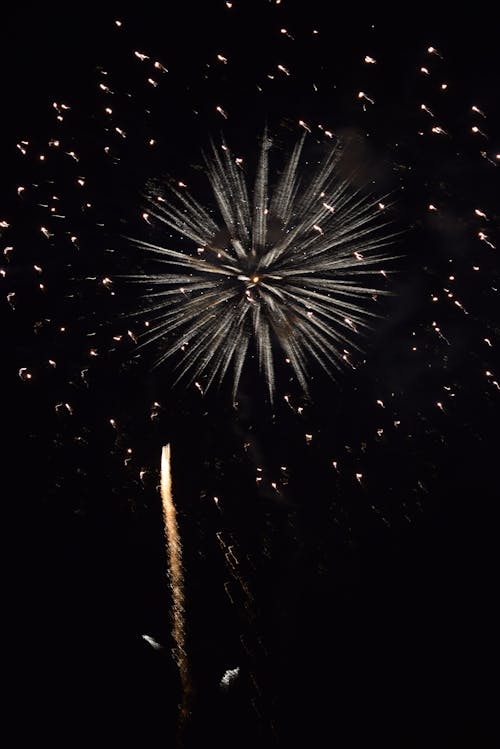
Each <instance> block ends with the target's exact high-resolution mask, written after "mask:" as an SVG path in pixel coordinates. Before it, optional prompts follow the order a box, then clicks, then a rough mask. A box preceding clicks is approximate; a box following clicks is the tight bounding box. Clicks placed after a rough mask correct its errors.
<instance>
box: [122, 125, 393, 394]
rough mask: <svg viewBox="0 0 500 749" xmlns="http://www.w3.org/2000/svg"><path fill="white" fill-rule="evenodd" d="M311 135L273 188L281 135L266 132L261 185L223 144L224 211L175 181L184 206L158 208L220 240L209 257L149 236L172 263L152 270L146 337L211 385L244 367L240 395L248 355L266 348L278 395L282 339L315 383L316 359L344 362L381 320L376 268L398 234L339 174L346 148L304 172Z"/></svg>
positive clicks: (210, 170) (218, 159)
mask: <svg viewBox="0 0 500 749" xmlns="http://www.w3.org/2000/svg"><path fill="white" fill-rule="evenodd" d="M303 143H304V139H302V140H301V141H300V142H299V143H298V144H297V145H296V146H295V148H294V150H293V152H292V154H291V156H290V158H289V160H288V164H287V165H286V166H285V168H284V169H283V171H281V172H280V174H279V176H278V178H277V180H276V184H275V185H274V188H273V189H272V190H270V189H269V185H268V175H269V163H268V155H269V150H270V147H271V144H270V141H269V139H268V138H267V137H264V138H263V141H262V146H261V151H260V155H259V164H258V167H257V174H256V179H255V185H254V189H253V193H252V194H250V191H249V189H248V186H247V184H246V181H245V177H244V174H243V172H242V171H241V170H240V169H238V168H237V166H236V165H235V161H234V158H233V156H232V154H231V152H230V150H229V148H228V147H227V146H226V145H225V144H223V148H222V150H219V149H218V148H217V147H216V146H215V145H213V147H212V148H213V152H212V155H211V157H210V158H207V159H206V174H207V176H208V179H209V181H210V183H211V186H212V189H213V193H214V197H215V200H216V202H217V205H218V208H219V213H220V216H219V220H218V221H216V220H215V219H214V211H213V210H210V211H208V210H206V209H205V208H204V207H203V206H202V205H201V204H200V203H199V202H198V201H196V200H195V199H194V198H192V197H191V196H190V195H189V193H188V192H187V190H183V192H182V193H179V192H178V191H176V190H174V194H175V195H176V197H177V200H178V201H179V203H181V204H182V205H176V204H175V203H172V202H169V201H168V200H165V199H164V198H162V200H161V202H159V201H158V198H157V196H156V199H154V198H152V200H151V202H152V206H153V210H152V211H151V212H150V213H149V215H150V216H152V217H154V218H156V219H157V220H159V221H160V222H161V223H163V224H167V225H168V226H170V227H171V228H173V229H175V230H176V231H177V232H178V233H179V234H180V235H182V236H184V237H185V238H188V239H190V240H191V241H192V242H193V243H194V246H195V247H198V248H200V247H206V248H208V249H209V250H211V252H210V253H207V254H206V255H204V256H203V257H201V256H200V254H199V252H198V253H197V254H195V253H194V251H193V253H190V252H185V251H181V250H179V249H175V248H172V249H169V248H167V247H162V246H159V245H158V244H149V243H148V242H142V241H137V243H138V244H139V245H141V246H143V247H145V248H148V249H150V250H152V251H153V252H154V253H156V254H160V255H161V256H162V260H161V262H162V263H163V264H164V266H165V264H168V265H169V266H170V267H169V269H168V270H164V271H163V272H160V273H157V274H155V275H152V276H141V277H140V280H141V281H142V282H144V283H148V284H151V285H153V286H154V289H153V290H152V293H151V294H149V295H148V296H147V297H146V299H147V300H148V304H149V306H148V307H146V308H145V309H144V312H145V313H146V314H151V313H153V314H154V316H155V318H156V319H155V321H154V325H152V326H150V327H149V328H148V333H147V334H146V340H145V343H147V342H148V341H151V342H152V341H161V342H162V343H163V345H164V349H163V352H162V354H161V356H160V358H159V359H158V362H157V363H158V364H160V363H162V362H163V361H165V360H166V359H168V358H169V357H170V356H174V355H180V354H182V356H181V361H180V363H179V369H180V374H179V378H178V379H181V378H182V377H184V376H187V375H189V376H190V378H191V381H192V382H194V381H199V380H200V379H201V378H202V377H204V379H205V386H206V387H208V386H209V385H210V384H211V383H212V382H213V381H214V380H219V381H220V380H222V379H223V377H224V375H225V374H226V372H227V371H228V369H229V368H230V367H232V369H233V370H234V374H233V395H236V390H237V388H238V382H239V379H240V375H241V371H242V368H243V365H244V363H245V362H246V360H247V359H249V358H251V357H252V353H251V352H252V349H256V351H257V355H258V359H259V362H260V367H261V370H262V372H263V375H264V377H265V379H266V382H267V386H268V389H269V394H270V396H271V398H272V397H273V393H274V380H275V365H274V357H275V353H274V349H275V348H276V346H279V347H280V348H281V349H282V352H283V353H284V354H285V357H286V360H287V361H288V362H289V364H290V365H291V367H292V369H293V372H294V374H295V376H296V378H297V380H298V381H299V383H300V385H301V386H302V388H303V390H304V391H306V392H307V389H308V371H307V363H308V361H309V360H316V361H317V362H318V363H319V364H320V365H321V366H322V367H323V369H325V370H326V371H327V372H331V370H332V369H333V368H334V367H337V368H338V367H341V366H342V365H343V364H344V363H345V361H346V356H347V354H348V351H347V350H346V347H347V346H349V345H350V346H355V345H356V344H355V342H353V341H352V338H353V332H354V333H357V332H359V331H360V330H362V329H363V328H365V329H366V328H368V327H369V326H368V322H369V320H370V318H373V317H374V313H373V312H372V311H370V310H369V309H367V306H368V304H369V303H371V300H372V299H373V298H376V297H377V295H379V294H381V293H384V292H383V291H381V290H380V288H375V287H374V286H372V285H371V284H369V283H367V279H368V277H369V276H372V277H377V278H380V270H379V267H380V263H381V262H382V261H383V260H386V259H387V257H388V256H387V255H384V254H382V253H381V252H380V251H379V250H380V249H381V248H382V247H384V246H385V245H386V244H387V243H388V236H387V234H386V233H385V234H384V233H383V232H381V226H383V224H382V223H381V221H380V208H379V203H380V200H379V198H377V197H373V198H370V197H363V196H362V195H360V190H359V187H358V186H355V185H352V184H350V182H349V180H348V179H346V178H345V177H342V178H341V177H340V176H339V175H338V173H337V168H336V167H337V162H338V154H337V152H336V150H335V149H332V150H331V151H329V153H328V154H327V155H326V157H325V159H324V160H323V162H322V163H321V164H320V166H319V168H318V169H317V170H314V169H311V166H310V165H307V166H306V167H304V171H303V172H301V170H300V168H299V162H300V156H301V152H302V147H303ZM332 205H335V211H332V209H331V206H332ZM214 248H217V249H216V250H215V249H214ZM222 248H223V249H222ZM384 277H385V276H384ZM264 279H265V283H264ZM242 284H243V288H242ZM254 287H258V293H256V294H253V295H252V293H251V290H252V289H253V288H254ZM179 290H180V291H181V292H182V293H179ZM242 291H243V293H242ZM186 341H189V345H188V346H186Z"/></svg>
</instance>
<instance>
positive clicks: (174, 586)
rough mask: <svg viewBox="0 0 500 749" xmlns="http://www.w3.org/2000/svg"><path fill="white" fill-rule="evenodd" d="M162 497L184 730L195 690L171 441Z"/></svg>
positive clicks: (166, 449)
mask: <svg viewBox="0 0 500 749" xmlns="http://www.w3.org/2000/svg"><path fill="white" fill-rule="evenodd" d="M160 489H161V500H162V510H163V523H164V532H165V544H166V550H167V556H168V577H169V582H170V588H171V591H172V627H173V629H172V636H173V639H174V643H175V645H174V656H175V660H176V663H177V668H178V669H179V676H180V681H181V702H180V705H179V732H181V731H182V728H183V726H184V725H185V723H186V721H187V719H188V717H189V714H190V697H191V692H192V687H191V677H190V673H189V661H188V658H187V654H186V641H185V624H184V618H185V617H184V573H183V569H182V544H181V539H180V534H179V527H178V525H177V513H176V510H175V505H174V500H173V494H172V470H171V462H170V445H169V444H168V445H164V446H163V448H162V452H161V483H160Z"/></svg>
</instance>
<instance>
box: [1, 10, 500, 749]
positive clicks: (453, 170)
mask: <svg viewBox="0 0 500 749" xmlns="http://www.w3.org/2000/svg"><path fill="white" fill-rule="evenodd" d="M324 5H325V4H323V3H321V2H319V0H318V1H316V0H311V2H307V3H299V2H291V0H282V2H281V3H280V2H274V0H273V2H267V1H266V0H255V1H250V0H247V2H243V0H234V2H233V3H226V2H224V1H223V0H211V1H210V2H205V3H186V4H185V5H183V6H182V7H177V6H172V9H169V10H167V11H163V12H162V13H160V11H158V10H153V9H151V10H148V9H147V7H146V6H139V7H138V8H137V9H135V10H131V11H127V13H124V12H123V13H122V12H121V11H118V12H116V14H114V13H113V12H112V11H111V10H109V11H108V10H103V11H102V12H98V11H97V10H93V9H87V8H84V7H81V8H78V9H70V8H69V6H62V7H59V5H58V4H55V5H52V6H51V8H50V9H47V8H46V7H44V6H39V5H33V6H32V5H31V4H28V5H27V6H24V7H23V8H22V9H20V10H18V11H16V10H14V9H12V10H10V11H9V13H8V14H7V16H6V18H5V19H4V20H3V26H2V31H1V38H2V43H1V44H0V65H1V71H2V73H1V80H2V100H3V103H4V107H3V116H2V142H1V148H0V151H1V156H2V165H3V168H2V173H1V176H0V188H1V192H0V195H1V202H0V250H1V252H2V255H1V257H0V271H1V276H0V287H1V294H0V300H1V304H0V309H1V315H2V331H3V336H4V347H3V351H4V354H3V357H2V364H3V367H2V377H3V383H4V386H3V396H4V398H3V408H4V416H5V418H4V420H3V421H4V440H3V448H2V451H3V456H4V469H3V477H4V481H3V491H2V501H3V505H4V509H5V510H6V521H5V523H4V536H5V541H6V543H5V544H4V546H5V548H6V558H5V562H4V570H5V572H6V584H5V594H6V595H5V605H4V612H5V613H4V619H5V621H6V623H7V626H8V633H7V635H6V639H5V640H4V648H5V651H6V655H7V658H6V661H8V662H9V668H8V670H7V671H6V673H7V676H6V686H7V690H8V692H9V693H10V695H11V704H12V707H11V708H10V712H11V714H12V716H13V723H14V726H15V731H16V736H17V738H16V741H17V743H19V745H23V746H24V745H31V743H32V742H33V741H37V742H41V741H48V742H50V744H51V745H53V746H54V745H55V746H59V745H61V746H66V747H72V746H77V745H79V742H82V743H85V742H86V745H89V742H92V745H96V746H98V745H101V744H103V745H107V746H128V745H131V746H138V747H156V746H175V745H176V741H177V742H178V743H179V745H183V746H185V747H200V746H205V745H207V744H208V745H209V746H211V745H212V743H213V744H214V745H218V746H221V747H225V746H228V747H229V746H233V747H247V746H248V747H250V746H252V747H255V746H260V747H267V746H269V747H289V746H292V745H294V744H296V745H299V746H307V747H309V746H311V747H315V746H326V747H330V746H332V747H339V748H343V747H346V748H347V747H365V746H394V747H405V748H409V747H415V748H417V747H418V748H419V749H420V747H422V748H423V747H425V748H427V747H434V746H436V747H440V748H441V747H448V746H450V747H452V746H453V747H456V746H459V745H467V746H480V747H489V746H494V745H497V742H498V739H497V740H496V741H495V735H496V733H497V727H496V726H495V725H493V723H494V721H493V704H494V698H493V691H492V688H491V686H490V683H491V681H492V680H493V683H494V678H495V673H494V671H493V666H492V663H493V658H494V651H495V648H496V643H495V642H494V640H495V637H494V630H495V627H494V624H493V610H494V608H495V598H496V575H495V574H494V556H495V555H494V552H493V549H494V543H495V540H496V539H495V535H496V534H495V530H494V529H495V525H494V522H493V521H494V516H495V509H496V503H497V499H498V488H497V487H498V476H497V462H498V453H499V448H498V437H497V424H498V417H499V414H500V408H499V403H500V384H499V383H500V363H499V361H498V354H497V351H498V345H499V332H500V324H499V318H500V316H499V314H498V288H499V286H498V285H499V278H498V249H496V248H497V246H498V244H499V241H500V240H499V232H498V228H499V221H500V211H499V203H498V196H499V194H500V184H499V175H500V136H499V125H500V100H499V96H498V61H497V59H496V50H497V44H498V39H497V31H496V29H495V28H494V19H492V18H488V12H487V11H486V10H484V11H482V10H481V6H475V7H474V8H473V9H472V11H470V12H474V16H473V17H471V16H470V15H469V14H463V15H455V14H454V13H453V14H451V15H450V16H448V17H447V18H446V19H440V18H438V17H437V16H435V15H434V14H433V13H432V8H431V6H430V5H429V6H427V7H426V6H422V7H420V6H419V7H415V8H413V9H411V10H407V9H405V10H404V12H403V11H400V12H399V13H395V14H394V15H389V14H382V13H381V12H379V11H378V10H376V9H374V10H373V11H370V12H369V13H368V12H367V11H366V10H363V9H362V8H359V9H353V12H352V13H351V14H349V15H338V16H337V15H336V13H332V11H331V9H330V7H327V8H325V7H324ZM169 8H170V6H169ZM116 21H119V24H117V23H116ZM155 63H156V64H155ZM106 110H109V111H106ZM266 124H267V127H268V129H269V133H270V135H271V137H272V139H273V142H274V145H275V147H276V151H277V152H278V154H279V153H281V152H284V153H287V152H289V151H290V149H291V148H292V147H293V145H294V143H295V142H296V141H297V139H298V138H299V137H300V136H301V135H302V133H303V132H304V130H307V131H308V139H307V158H308V159H309V161H310V163H311V165H313V164H315V163H316V162H317V160H318V159H319V158H320V157H321V155H322V154H324V153H325V150H326V149H328V148H330V147H331V143H332V140H333V141H336V140H338V139H340V140H341V141H342V143H343V144H344V158H343V161H342V165H341V167H340V168H342V169H344V170H345V173H346V174H355V181H356V184H357V185H359V186H360V187H365V186H368V187H369V189H370V190H371V191H372V192H373V193H374V194H376V195H380V196H381V199H382V196H384V195H385V196H387V195H388V196H389V197H388V198H385V199H384V200H386V202H387V203H388V208H387V214H388V219H389V220H390V221H391V226H392V227H393V229H394V231H395V232H397V233H398V237H397V240H396V242H395V244H394V247H393V250H394V254H395V255H397V256H398V257H397V259H395V260H393V261H392V262H391V263H390V267H389V265H388V271H389V274H388V278H389V280H388V283H387V288H388V289H389V290H390V292H391V294H390V296H388V297H380V298H379V299H377V301H376V303H375V304H376V305H377V312H378V313H379V315H380V318H379V319H377V320H375V322H374V324H373V330H372V331H370V332H369V333H368V335H363V336H361V337H360V339H359V341H358V345H359V346H360V351H356V350H354V349H353V350H352V356H351V360H352V366H346V367H345V368H344V369H343V370H342V371H340V372H337V373H336V374H335V379H334V380H332V379H330V378H329V377H327V376H326V375H325V374H324V373H322V372H321V370H320V368H319V367H317V366H315V365H314V363H311V370H310V383H309V387H310V398H309V399H308V398H306V397H305V396H304V395H303V394H302V393H301V390H300V387H299V386H298V384H297V382H296V381H295V379H294V377H293V376H292V375H291V374H290V370H289V369H287V368H286V366H285V364H284V363H283V361H282V358H283V357H282V355H281V354H280V353H279V352H277V354H276V356H277V360H278V361H279V360H280V357H281V362H280V363H279V364H278V366H277V371H278V376H277V387H276V398H275V402H274V404H271V403H270V402H269V397H268V394H267V390H266V386H265V382H264V381H263V379H262V377H261V376H260V375H259V373H258V368H257V365H256V362H255V357H253V358H251V357H249V361H248V367H247V369H246V371H245V373H244V375H243V377H242V381H241V385H240V389H239V392H238V396H237V404H233V402H232V397H231V381H230V377H229V378H228V380H227V381H224V382H223V383H222V384H221V386H220V387H217V386H214V387H212V388H210V389H209V390H208V391H206V392H205V391H204V388H203V387H202V386H200V387H197V386H196V385H194V384H192V385H190V384H187V385H186V383H179V384H177V385H174V384H173V382H174V379H175V376H174V373H173V370H174V364H175V362H167V363H165V364H164V365H163V367H161V368H158V369H152V368H151V367H152V364H153V362H154V359H155V357H156V355H157V354H158V353H161V344H160V345H159V346H158V347H157V348H156V349H155V347H154V346H152V347H147V346H146V347H145V348H144V349H140V350H139V349H138V343H137V342H138V341H139V342H140V340H141V339H140V334H141V333H142V332H143V326H144V318H143V317H137V315H135V314H134V313H135V312H136V311H137V310H138V309H139V308H140V306H141V303H142V302H141V299H140V289H138V288H137V286H136V285H134V284H131V283H128V282H127V281H126V279H124V278H123V277H124V276H127V275H130V274H134V273H138V272H141V271H142V270H147V271H148V272H149V271H151V269H152V268H153V265H152V262H151V259H150V258H148V257H146V256H145V254H144V253H142V252H141V251H140V250H138V249H137V248H135V247H133V246H131V245H130V242H129V241H128V239H127V237H136V238H140V239H144V240H148V241H153V240H152V237H153V239H154V241H157V242H159V243H161V242H162V241H164V242H165V244H168V245H169V246H172V245H173V244H175V243H177V244H176V245H175V246H176V247H179V248H180V249H182V250H183V251H186V252H188V251H190V249H191V250H192V246H191V245H192V243H191V245H190V244H189V242H188V241H186V240H185V239H184V238H179V237H178V236H176V235H175V234H174V232H172V231H170V230H167V237H166V238H165V237H163V236H162V235H161V232H159V230H158V229H156V230H152V229H151V228H150V227H149V226H148V225H147V222H145V220H144V218H143V213H144V210H145V208H144V193H145V192H146V191H147V190H148V189H149V187H150V185H151V184H152V182H158V181H161V182H163V183H166V184H170V183H171V184H175V183H177V184H178V183H179V182H182V183H184V184H186V185H188V187H189V189H190V190H191V191H192V194H193V195H195V196H196V197H197V198H198V199H199V200H200V202H201V203H202V204H203V205H210V203H211V201H212V202H213V196H212V195H211V191H210V188H209V186H208V184H207V182H206V179H205V177H204V175H203V171H202V159H201V152H202V151H203V150H206V148H207V146H208V144H209V141H210V139H211V138H212V139H214V141H216V142H220V138H221V134H223V135H224V137H225V138H226V139H227V141H228V143H230V145H231V148H232V150H233V152H234V153H235V154H236V155H238V156H239V157H240V158H242V159H243V168H244V170H245V172H246V173H247V174H248V175H249V179H251V177H252V175H253V174H254V172H255V162H256V157H257V153H258V148H259V140H260V138H261V136H262V132H263V130H264V127H265V125H266ZM278 163H279V159H278ZM302 168H303V169H304V170H305V171H307V169H308V164H305V165H303V167H302ZM389 204H390V205H389ZM155 232H156V233H155ZM141 326H142V327H141ZM202 385H203V383H202ZM167 442H169V443H170V444H171V447H172V471H173V485H174V501H175V505H176V509H177V519H178V525H179V532H180V537H181V541H182V553H183V565H184V577H185V602H186V605H185V633H186V652H187V656H188V659H189V663H190V674H191V681H192V687H193V689H192V695H191V698H190V712H191V717H190V719H189V721H188V722H187V724H186V725H185V726H184V727H183V730H182V732H181V733H179V730H178V710H177V705H178V703H179V701H180V699H181V698H180V683H179V676H178V670H177V665H176V662H175V659H174V658H173V656H172V648H173V645H174V643H173V640H172V633H171V632H172V628H171V602H172V596H171V590H170V587H169V580H168V576H167V557H166V554H165V542H164V528H163V521H162V511H161V499H160V494H159V489H158V487H159V481H160V478H159V467H160V453H161V448H162V445H164V444H166V443H167ZM143 635H147V636H148V637H149V638H153V640H154V642H156V643H158V645H159V647H158V648H155V647H153V646H152V645H151V642H148V641H147V640H145V639H144V637H143ZM229 669H238V671H237V672H235V673H236V674H237V675H236V676H234V678H232V680H230V683H229V684H228V685H225V684H224V683H223V682H222V683H221V680H222V679H223V677H224V674H226V672H227V671H228V670H229Z"/></svg>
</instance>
